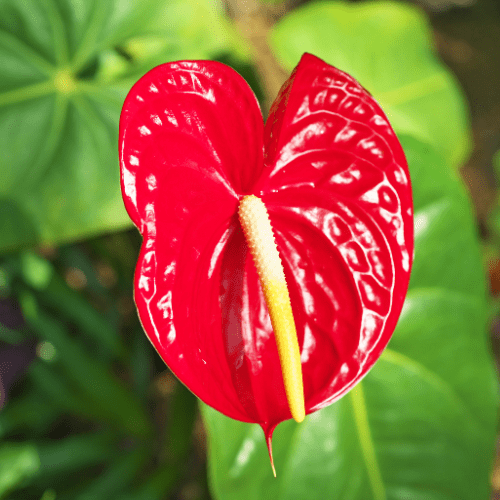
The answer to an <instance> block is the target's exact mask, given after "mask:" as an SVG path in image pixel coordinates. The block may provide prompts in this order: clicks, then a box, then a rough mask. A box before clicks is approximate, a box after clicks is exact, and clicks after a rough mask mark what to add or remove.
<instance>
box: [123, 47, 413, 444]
mask: <svg viewBox="0 0 500 500" xmlns="http://www.w3.org/2000/svg"><path fill="white" fill-rule="evenodd" d="M119 149H120V151H119V153H120V166H121V181H122V191H123V197H124V200H125V206H126V208H127V211H128V213H129V214H130V217H131V218H132V219H133V221H134V223H135V224H136V226H137V227H138V228H139V230H140V232H141V234H142V235H143V238H144V241H143V245H142V249H141V254H140V257H139V261H138V264H137V269H136V276H135V300H136V304H137V307H138V310H139V315H140V318H141V321H142V324H143V326H144V329H145V331H146V333H147V335H148V336H149V339H150V340H151V342H152V343H153V345H154V346H155V348H156V349H157V351H158V353H159V354H160V356H161V357H162V358H163V359H164V361H165V362H166V363H167V365H168V366H169V367H170V369H171V370H172V371H173V372H174V373H175V374H176V375H177V377H178V378H179V379H180V380H181V381H182V382H183V383H184V384H185V385H186V386H187V387H188V388H189V389H190V390H191V391H192V392H193V393H194V394H196V395H197V396H198V397H199V398H200V399H202V400H203V401H204V402H205V403H207V404H209V405H210V406H212V407H214V408H215V409H217V410H219V411H220V412H222V413H224V414H226V415H228V416H229V417H232V418H235V419H238V420H242V421H246V422H257V423H259V424H260V425H261V426H262V427H263V429H264V432H265V433H266V435H267V436H268V438H269V439H268V441H270V436H271V434H272V431H273V429H274V427H275V426H276V425H277V424H278V423H280V422H282V421H283V420H286V419H289V418H291V415H290V411H289V409H288V404H287V400H286V397H285V391H284V386H283V380H282V375H281V369H280V363H279V359H278V353H277V349H276V343H275V340H274V335H273V331H272V328H271V322H270V319H269V315H268V312H267V307H266V305H265V302H264V297H263V294H262V291H261V288H260V285H259V281H258V277H257V274H256V271H255V269H254V265H253V262H252V259H251V256H250V254H249V252H248V250H247V246H246V243H245V239H244V236H243V232H242V229H241V227H240V225H239V222H238V217H237V209H238V203H239V200H240V199H241V197H242V196H243V195H247V194H255V195H256V196H259V197H260V198H261V199H262V200H263V201H264V203H265V204H266V207H267V209H268V211H269V215H270V219H271V223H272V224H273V228H274V231H275V234H276V242H277V245H278V250H279V252H280V254H281V257H282V261H283V265H284V269H285V275H286V278H287V283H288V287H289V292H290V297H291V303H292V309H293V313H294V317H295V321H296V326H297V333H298V341H299V346H300V350H301V361H302V371H303V378H304V393H305V404H306V413H311V412H313V411H316V410H318V409H320V408H323V407H324V406H326V405H329V404H330V403H332V402H333V401H335V400H336V399H338V398H339V397H341V396H342V395H343V394H345V393H346V392H347V391H348V390H350V389H351V388H352V387H353V386H354V385H355V384H356V383H357V382H359V381H360V380H361V378H362V377H363V376H364V375H366V373H367V372H368V370H369V369H370V368H371V367H372V365H373V364H374V362H375V361H376V360H377V359H378V357H379V356H380V354H381V352H382V350H383V349H384V348H385V346H386V345H387V343H388V341H389V339H390V337H391V335H392V332H393V330H394V328H395V326H396V322H397V320H398V317H399V314H400V312H401V308H402V306H403V302H404V298H405V294H406V290H407V287H408V281H409V276H410V269H411V263H412V257H413V208H412V197H411V185H410V179H409V173H408V167H407V163H406V160H405V157H404V154H403V150H402V148H401V146H400V144H399V142H398V140H397V138H396V135H395V134H394V132H393V130H392V128H391V126H390V124H389V122H388V120H387V118H386V116H385V114H384V113H383V111H382V110H381V108H380V107H379V106H378V104H377V103H376V102H375V100H374V99H373V98H372V97H371V95H370V94H369V93H368V92H367V91H366V90H364V89H363V88H362V87H361V86H360V85H359V83H357V82H356V80H354V79H353V78H352V77H350V76H349V75H347V74H345V73H343V72H342V71H339V70H338V69H336V68H334V67H332V66H330V65H328V64H326V63H325V62H323V61H322V60H320V59H318V58H316V57H315V56H312V55H310V54H305V55H304V56H303V57H302V59H301V61H300V63H299V64H298V66H297V67H296V68H295V70H294V72H293V73H292V75H291V76H290V78H289V79H288V80H287V82H286V83H285V84H284V85H283V87H282V89H281V91H280V94H279V96H278V97H277V99H276V101H275V102H274V104H273V106H272V109H271V112H270V116H269V118H268V120H267V123H266V125H265V126H264V124H263V120H262V114H261V112H260V109H259V105H258V103H257V100H256V98H255V96H254V94H253V93H252V91H251V90H250V88H249V87H248V85H247V84H246V82H245V81H244V80H243V78H242V77H241V76H240V75H238V74H237V73H236V72H235V71H234V70H232V69H231V68H229V67H228V66H225V65H223V64H221V63H218V62H212V61H182V62H175V63H169V64H164V65H161V66H158V67H157V68H155V69H153V70H151V71H150V72H149V73H147V74H146V75H145V76H144V77H143V78H141V79H140V80H139V81H138V82H137V83H136V84H135V85H134V87H133V88H132V90H131V91H130V93H129V94H128V96H127V99H126V100H125V104H124V106H123V111H122V115H121V120H120V145H119Z"/></svg>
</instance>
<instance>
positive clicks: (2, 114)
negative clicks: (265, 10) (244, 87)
mask: <svg viewBox="0 0 500 500" xmlns="http://www.w3.org/2000/svg"><path fill="white" fill-rule="evenodd" d="M188 4H189V5H186V3H185V2H181V1H180V0H142V1H141V2H130V1H128V0H108V1H105V2H102V1H100V0H80V1H78V2H75V1H72V0H25V1H23V2H19V1H18V0H3V1H2V2H0V171H1V172H2V183H1V186H0V235H1V236H0V250H3V251H5V250H9V249H13V248H16V247H19V246H23V245H24V246H25V245H30V244H34V243H44V244H58V243H61V242H64V241H69V240H74V239H77V238H83V237H88V236H90V235H93V234H97V233H101V232H103V231H108V230H116V229H120V228H123V227H126V226H128V225H130V221H129V218H128V216H127V215H126V213H125V210H124V208H123V203H122V199H121V195H120V188H119V169H118V156H117V150H116V148H117V143H118V119H119V114H120V109H121V104H122V102H123V99H124V97H125V95H126V92H127V91H128V89H129V88H130V86H131V85H132V84H133V83H134V82H135V81H136V80H137V79H138V78H139V77H140V76H142V74H143V73H144V72H145V71H147V70H148V69H150V68H151V67H152V65H154V64H159V63H162V62H166V61H168V60H169V59H172V58H173V59H180V58H189V57H197V58H210V57H213V56H215V55H216V54H218V53H220V52H235V53H237V54H239V53H242V49H241V43H240V44H239V45H238V41H237V38H236V35H235V33H234V30H231V29H230V27H229V25H228V23H227V21H226V20H225V18H224V16H223V13H222V12H221V10H220V9H217V8H215V6H214V4H213V2H211V1H210V0H205V1H202V2H198V1H196V2H195V1H194V0H192V1H190V2H188ZM154 41H156V46H155V47H153V46H152V42H154ZM158 42H161V43H158ZM141 44H142V45H141ZM148 44H149V45H148ZM134 47H135V49H134ZM140 47H142V49H143V50H142V52H141V51H140ZM195 47H196V50H195ZM134 50H135V52H134ZM127 51H128V52H127Z"/></svg>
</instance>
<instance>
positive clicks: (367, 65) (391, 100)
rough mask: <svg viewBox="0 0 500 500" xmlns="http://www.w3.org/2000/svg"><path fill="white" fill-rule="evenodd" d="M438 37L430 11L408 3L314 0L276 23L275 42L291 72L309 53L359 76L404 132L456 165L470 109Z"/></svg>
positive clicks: (466, 142)
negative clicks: (439, 51) (437, 46)
mask: <svg viewBox="0 0 500 500" xmlns="http://www.w3.org/2000/svg"><path fill="white" fill-rule="evenodd" d="M431 40H432V38H431V31H430V28H429V26H428V22H427V20H426V18H425V16H424V15H423V13H422V12H421V11H420V10H419V9H417V8H415V7H412V6H410V5H407V4H403V3H395V2H366V3H365V2H360V3H356V4H352V3H344V2H312V3H309V4H307V5H306V6H304V7H302V8H298V9H296V10H295V11H293V12H292V13H291V14H290V15H288V16H286V17H284V18H283V19H282V20H281V21H280V22H279V23H278V24H277V25H276V26H275V28H274V30H273V32H272V35H271V46H272V48H273V50H274V53H275V55H276V57H277V58H278V60H279V61H280V63H281V64H282V65H283V66H284V67H285V68H286V69H288V70H290V71H291V70H292V69H293V68H294V67H295V65H296V64H297V63H298V61H299V59H300V57H301V56H302V54H303V53H304V52H310V53H312V54H314V55H316V56H318V57H320V58H322V59H324V60H325V61H326V62H328V63H330V64H332V65H334V66H336V67H338V68H339V69H341V70H343V71H346V72H347V73H349V74H351V75H353V76H354V77H355V78H357V79H358V80H359V81H360V82H361V84H362V85H363V86H364V87H366V88H367V89H368V90H369V91H370V92H371V93H372V94H373V95H374V96H375V98H376V99H377V100H378V101H379V103H380V105H381V106H382V108H383V109H384V111H385V113H386V114H387V116H388V117H389V119H390V120H391V124H392V126H393V127H394V129H395V131H396V133H397V134H398V135H400V134H410V135H412V136H414V137H417V138H419V139H420V140H421V141H423V142H425V143H429V144H431V145H432V146H434V148H435V149H436V150H437V151H442V153H443V156H444V158H445V160H446V162H447V164H448V165H449V166H450V167H456V166H457V165H458V164H461V163H462V162H463V161H464V159H465V158H466V156H467V154H468V152H469V150H470V137H469V135H470V134H469V130H468V123H467V122H468V120H467V114H466V108H465V105H464V100H463V98H462V96H461V92H460V90H459V88H458V85H457V83H456V82H455V79H454V78H453V76H452V75H451V73H450V72H449V71H448V70H447V69H446V68H445V66H444V65H443V64H442V63H441V62H439V61H438V59H437V57H436V56H435V54H434V51H433V47H432V41H431Z"/></svg>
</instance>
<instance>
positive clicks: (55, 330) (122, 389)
mask: <svg viewBox="0 0 500 500" xmlns="http://www.w3.org/2000/svg"><path fill="white" fill-rule="evenodd" d="M21 307H22V309H23V314H24V316H25V318H26V321H27V322H28V324H29V325H30V327H31V328H32V329H33V331H34V332H35V333H37V334H38V335H40V336H41V337H42V338H43V339H45V340H47V341H48V342H50V343H51V344H52V345H53V346H54V347H55V349H56V352H57V362H58V363H59V364H60V366H61V368H62V369H64V372H65V373H66V376H67V377H68V379H69V380H70V381H71V383H72V384H74V385H75V386H77V387H78V388H79V389H80V390H81V391H82V392H83V393H84V394H85V396H86V398H87V399H88V400H90V401H91V402H92V403H93V406H96V407H97V408H96V410H95V411H96V412H97V413H102V415H103V416H104V417H105V418H106V419H107V420H110V421H112V422H114V423H117V424H118V425H120V426H121V427H122V428H123V429H124V430H125V431H127V432H129V433H131V434H134V435H136V436H140V437H145V436H148V435H150V434H151V432H152V429H151V424H150V422H149V419H148V416H147V414H146V411H145V408H144V407H143V406H142V404H141V402H140V401H139V399H138V398H136V397H135V396H134V394H133V393H132V392H131V391H130V390H129V389H128V388H127V387H126V386H125V385H124V384H123V383H122V382H121V381H120V380H119V379H118V378H117V377H116V376H114V375H113V374H112V373H111V372H110V370H109V367H108V366H107V365H105V364H103V363H101V362H100V361H98V360H97V359H95V358H93V357H92V356H90V355H89V354H88V353H87V352H86V350H85V349H84V348H83V347H82V345H81V343H80V342H78V340H77V339H74V338H72V337H71V335H70V334H69V332H68V331H67V330H66V328H65V327H64V325H63V324H62V323H60V322H58V321H57V320H55V319H53V318H52V317H50V316H49V315H48V314H47V313H46V312H44V311H43V310H42V309H41V308H39V307H38V304H37V302H36V299H35V297H34V296H33V295H31V294H30V293H29V292H24V293H23V294H22V296H21ZM49 376H50V373H49ZM68 399H69V404H70V405H72V401H71V399H72V398H71V397H69V398H68ZM77 406H78V405H77ZM84 414H86V413H84Z"/></svg>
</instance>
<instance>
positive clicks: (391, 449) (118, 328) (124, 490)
mask: <svg viewBox="0 0 500 500" xmlns="http://www.w3.org/2000/svg"><path fill="white" fill-rule="evenodd" d="M304 51H308V52H311V53H314V54H315V55H317V56H319V57H321V58H323V59H325V60H326V61H327V62H329V63H331V64H334V65H336V66H338V67H339V68H340V69H343V70H345V71H347V72H349V73H351V74H352V75H353V76H355V77H356V78H357V79H358V80H359V81H360V82H361V83H362V84H363V85H364V86H365V87H366V88H367V89H368V90H369V91H370V92H371V93H372V94H373V95H374V96H375V98H376V99H377V100H378V101H379V102H380V104H381V106H382V107H383V109H384V111H385V112H386V113H387V115H388V116H389V118H390V120H391V123H392V124H393V127H394V129H395V131H396V133H397V134H398V136H399V138H400V140H401V142H402V145H403V147H404V149H405V153H406V155H407V158H408V163H409V166H410V171H411V175H412V184H413V189H414V196H415V200H414V202H415V230H416V248H415V264H414V270H413V274H412V280H411V283H410V291H409V294H408V299H407V301H406V303H405V308H404V310H403V314H402V317H401V320H400V323H399V324H398V327H397V329H396V332H395V334H394V338H393V340H392V341H391V343H390V345H389V348H388V349H387V351H386V352H385V353H384V355H383V356H382V358H381V360H380V361H379V362H378V363H377V365H376V366H375V368H374V369H373V370H372V372H371V373H370V374H369V375H368V376H367V377H366V379H364V380H363V382H362V383H361V384H360V385H359V386H358V387H357V388H356V389H355V390H354V391H352V392H351V393H349V395H347V396H346V397H344V398H343V399H342V400H340V401H339V402H337V403H335V404H334V405H332V406H331V407H329V408H326V409H324V410H321V411H320V412H317V413H316V414H314V415H311V416H309V417H308V418H307V419H306V421H305V422H304V423H303V424H301V425H299V426H297V425H296V424H295V423H294V422H286V423H284V424H282V425H281V426H280V427H278V429H277V431H276V433H275V439H274V447H275V449H274V452H275V463H276V465H277V472H278V478H277V479H274V478H273V477H272V473H271V469H270V466H269V462H268V458H267V455H266V454H267V452H266V449H265V443H264V439H263V434H262V432H261V430H260V429H259V428H258V427H255V426H252V425H248V424H242V423H240V422H235V421H231V420H230V419H227V418H226V417H223V416H221V415H220V414H218V413H217V412H215V411H214V410H212V409H210V408H207V407H202V408H201V411H200V406H199V404H198V401H197V399H196V398H195V397H194V396H193V395H192V394H191V393H190V392H189V391H187V390H186V389H185V388H184V386H183V385H182V384H180V383H179V382H178V381H177V380H176V378H175V377H174V376H173V375H172V374H171V373H170V371H169V370H168V368H167V367H166V366H165V364H164V363H163V362H162V361H161V359H160V358H159V357H158V355H157V354H156V352H155V351H154V349H153V348H152V347H151V345H150V343H149V341H148V340H147V338H146V336H145V335H144V333H143V331H142V328H141V326H140V324H139V321H138V318H137V314H136V310H135V306H134V303H133V298H132V284H133V273H134V268H135V262H136V259H137V256H138V253H139V249H140V245H141V238H140V235H139V233H138V231H137V230H136V229H135V228H133V227H132V226H131V223H130V221H129V219H128V217H127V215H126V213H125V210H124V208H123V203H122V201H121V194H120V188H119V168H118V158H117V142H118V119H119V114H120V110H121V105H122V103H123V99H124V98H125V95H126V93H127V91H128V90H129V89H130V87H131V85H132V84H133V83H134V82H135V81H136V80H137V79H138V78H140V76H142V75H143V74H144V73H145V72H146V71H148V70H149V69H150V68H152V67H154V66H155V65H157V64H160V63H163V62H167V61H173V60H179V59H216V60H219V61H221V62H224V63H226V64H229V65H231V66H232V67H234V68H235V69H236V70H237V71H239V72H240V73H241V74H242V75H243V76H244V77H245V78H246V79H247V81H248V82H249V84H250V85H251V87H252V88H253V90H254V92H255V93H256V95H257V97H258V98H259V100H260V102H261V105H262V108H263V111H264V114H265V113H266V110H267V109H268V108H269V105H270V103H271V102H272V100H273V98H274V97H275V95H276V93H277V91H278V89H279V87H280V85H281V84H282V83H283V81H284V80H285V79H286V78H287V76H288V74H289V72H290V71H291V69H293V67H294V66H295V64H296V63H297V62H298V60H299V58H300V55H301V54H302V53H303V52H304ZM499 61H500V5H499V4H498V3H497V2H496V1H494V0H476V1H470V0H420V1H418V2H417V1H415V2H388V1H380V2H379V1H371V2H363V1H358V2H341V1H323V2H313V1H303V2H301V1H285V2H280V1H263V0H262V1H258V0H245V1H243V0H227V1H225V2H223V1H215V0H199V1H195V0H142V1H132V0H108V1H107V2H102V1H99V0H0V174H1V175H0V179H1V181H0V498H8V499H13V500H17V499H19V500H31V499H37V500H38V499H40V500H61V499H67V500H70V499H78V500H80V499H82V500H83V499H89V500H90V499H92V500H94V499H95V500H106V499H110V500H111V499H124V500H139V499H141V500H163V499H182V500H197V499H209V498H213V499H217V500H219V499H255V500H257V499H268V498H269V499H271V498H272V499H279V500H285V499H298V500H302V499H317V498H335V499H338V500H371V499H374V500H457V499H463V500H469V499H470V500H478V499H479V500H481V499H484V500H487V499H488V498H490V499H500V461H498V460H497V461H495V450H496V443H497V428H498V415H497V407H498V378H497V367H498V360H499V359H500V204H499V196H498V182H499V180H500V64H499Z"/></svg>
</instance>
